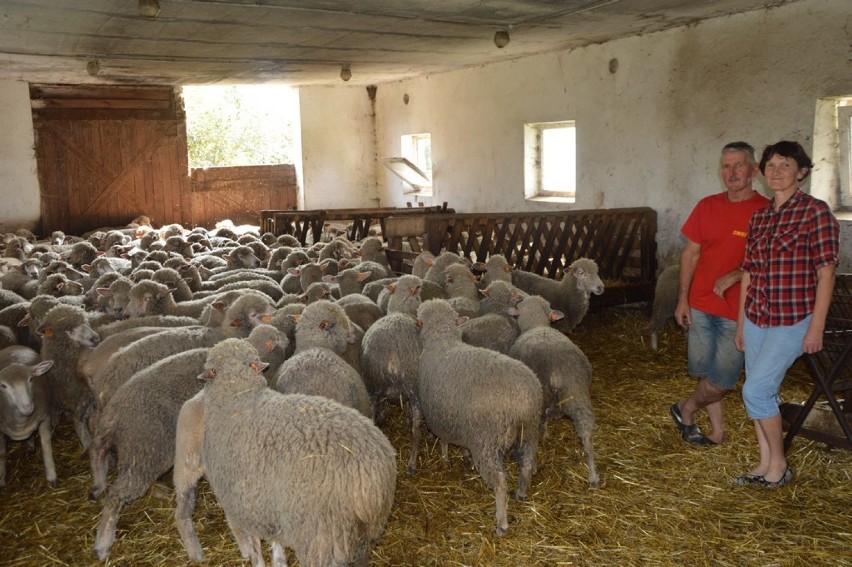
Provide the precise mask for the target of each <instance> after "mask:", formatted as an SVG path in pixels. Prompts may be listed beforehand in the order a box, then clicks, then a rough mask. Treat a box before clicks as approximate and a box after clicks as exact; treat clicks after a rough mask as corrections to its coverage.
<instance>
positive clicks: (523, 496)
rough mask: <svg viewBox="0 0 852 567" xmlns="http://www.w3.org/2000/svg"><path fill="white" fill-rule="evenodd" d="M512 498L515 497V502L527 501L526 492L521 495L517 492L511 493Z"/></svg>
mask: <svg viewBox="0 0 852 567" xmlns="http://www.w3.org/2000/svg"><path fill="white" fill-rule="evenodd" d="M512 496H514V497H515V500H526V499H527V493H526V492H524V493H523V494H522V493H520V492H518V491H517V490H516V491H515V492H513V493H512Z"/></svg>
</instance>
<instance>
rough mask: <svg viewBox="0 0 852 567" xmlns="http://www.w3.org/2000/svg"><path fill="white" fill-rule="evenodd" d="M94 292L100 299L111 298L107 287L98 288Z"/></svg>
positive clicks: (110, 292)
mask: <svg viewBox="0 0 852 567" xmlns="http://www.w3.org/2000/svg"><path fill="white" fill-rule="evenodd" d="M95 291H97V292H98V295H100V296H101V297H112V291H111V290H110V289H109V288H108V287H99V288H97V289H96V290H95Z"/></svg>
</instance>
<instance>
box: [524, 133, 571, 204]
mask: <svg viewBox="0 0 852 567" xmlns="http://www.w3.org/2000/svg"><path fill="white" fill-rule="evenodd" d="M556 129H571V130H572V131H573V135H574V147H573V152H574V168H573V174H574V175H573V179H570V180H569V185H570V186H572V187H573V188H572V189H570V190H567V191H566V190H553V189H547V188H545V187H543V180H544V177H545V176H544V171H543V167H542V164H543V163H544V159H543V154H544V151H545V148H544V132H545V131H546V130H556ZM576 156H577V122H576V120H558V121H553V122H530V123H526V124H524V197H525V199H526V200H528V201H552V202H559V203H574V202H575V201H576V198H577V157H576Z"/></svg>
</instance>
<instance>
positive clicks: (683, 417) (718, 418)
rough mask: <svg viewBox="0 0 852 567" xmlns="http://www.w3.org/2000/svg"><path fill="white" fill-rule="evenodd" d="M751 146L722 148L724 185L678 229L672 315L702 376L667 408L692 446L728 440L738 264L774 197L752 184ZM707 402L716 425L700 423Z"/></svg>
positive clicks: (693, 368) (737, 355)
mask: <svg viewBox="0 0 852 567" xmlns="http://www.w3.org/2000/svg"><path fill="white" fill-rule="evenodd" d="M757 171H758V168H757V164H756V162H755V158H754V148H752V147H751V146H750V145H749V144H747V143H745V142H732V143H730V144H727V145H726V146H725V147H724V148H722V157H721V168H720V172H721V176H722V183H724V185H725V189H726V190H725V191H724V192H721V193H716V194H714V195H710V196H709V197H705V198H703V199H702V200H701V201H699V202H698V204H697V205H696V206H695V208H694V209H693V210H692V213H691V214H690V215H689V218H688V219H687V220H686V223H684V225H683V227H682V228H681V233H682V234H683V235H684V236H685V237H686V240H687V242H686V247H685V248H684V249H683V253H682V254H681V257H680V287H679V291H678V304H677V308H676V309H675V319H676V320H677V322H678V324H679V325H680V326H681V327H683V328H684V329H686V330H688V331H689V333H688V339H687V352H688V372H689V375H690V376H693V377H696V378H698V385H697V386H696V388H695V390H694V391H693V392H692V394H691V395H690V396H689V397H688V398H685V399H683V400H680V401H679V402H677V403H675V404H672V406H671V407H670V408H669V413H670V414H671V416H672V419H673V420H674V421H675V424H676V425H677V427H678V429H679V430H680V434H681V437H682V438H683V440H684V441H686V442H688V443H692V444H694V445H718V444H720V443H724V442H725V422H724V416H723V411H722V399H723V398H724V397H725V394H727V393H728V392H729V391H730V390H732V389H733V388H734V387H735V386H736V384H737V381H738V380H739V377H740V371H741V370H742V366H743V354H742V353H741V352H740V351H739V350H737V347H736V345H735V344H734V337H735V335H736V331H737V309H738V306H739V305H738V303H739V296H740V280H741V279H742V272H741V271H740V269H739V266H740V264H741V263H742V260H743V254H744V253H745V242H746V235H747V233H748V223H749V219H751V216H752V214H753V213H754V212H755V211H756V210H757V209H759V208H761V207H763V206H765V205H766V204H767V203H768V202H769V200H768V199H767V198H766V197H764V196H763V195H760V194H758V193H757V192H756V191H755V190H754V189H753V188H752V183H753V181H754V178H755V177H756V176H757ZM702 408H707V415H708V416H709V418H710V424H711V425H712V431H711V432H710V434H709V435H706V436H705V435H704V434H703V433H702V432H701V430H700V429H699V428H698V424H696V422H695V414H696V412H697V411H698V410H700V409H702Z"/></svg>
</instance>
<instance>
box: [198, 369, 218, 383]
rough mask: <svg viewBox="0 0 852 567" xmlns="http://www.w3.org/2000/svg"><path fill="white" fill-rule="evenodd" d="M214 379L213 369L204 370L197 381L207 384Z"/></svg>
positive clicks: (214, 372) (214, 371)
mask: <svg viewBox="0 0 852 567" xmlns="http://www.w3.org/2000/svg"><path fill="white" fill-rule="evenodd" d="M214 378H216V370H215V369H213V368H206V369H204V372H202V373H201V374H199V375H198V379H199V380H204V381H205V382H209V381H210V380H213V379H214Z"/></svg>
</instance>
